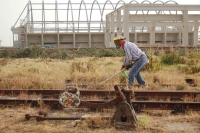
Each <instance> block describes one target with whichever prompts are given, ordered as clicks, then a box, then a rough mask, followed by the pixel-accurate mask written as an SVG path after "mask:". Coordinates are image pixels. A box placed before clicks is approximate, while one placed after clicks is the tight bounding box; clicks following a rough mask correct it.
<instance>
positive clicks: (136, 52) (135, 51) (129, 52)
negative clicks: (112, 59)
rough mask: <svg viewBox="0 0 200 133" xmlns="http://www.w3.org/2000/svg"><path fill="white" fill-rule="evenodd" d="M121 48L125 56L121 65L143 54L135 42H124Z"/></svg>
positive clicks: (127, 63)
mask: <svg viewBox="0 0 200 133" xmlns="http://www.w3.org/2000/svg"><path fill="white" fill-rule="evenodd" d="M123 49H124V53H125V56H126V57H125V59H124V63H123V66H127V65H129V64H130V63H131V61H135V60H137V59H138V58H140V56H141V55H143V54H145V52H143V51H142V50H141V49H140V48H139V47H138V46H137V45H136V44H134V43H132V42H128V41H126V43H125V44H124V46H123Z"/></svg>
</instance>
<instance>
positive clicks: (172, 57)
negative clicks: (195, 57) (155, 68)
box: [161, 53, 186, 65]
mask: <svg viewBox="0 0 200 133" xmlns="http://www.w3.org/2000/svg"><path fill="white" fill-rule="evenodd" d="M161 63H163V64H167V65H175V64H185V63H186V59H185V58H183V57H181V56H179V55H176V54H174V53H170V54H167V55H166V56H163V57H161Z"/></svg>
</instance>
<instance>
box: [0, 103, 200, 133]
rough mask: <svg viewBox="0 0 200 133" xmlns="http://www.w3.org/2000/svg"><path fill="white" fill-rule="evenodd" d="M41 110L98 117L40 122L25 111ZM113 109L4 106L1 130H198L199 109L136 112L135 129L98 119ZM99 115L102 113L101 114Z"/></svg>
mask: <svg viewBox="0 0 200 133" xmlns="http://www.w3.org/2000/svg"><path fill="white" fill-rule="evenodd" d="M39 110H45V111H47V112H49V116H51V117H69V116H82V115H86V114H87V115H94V114H95V116H97V117H95V118H90V119H86V120H73V121H72V120H71V121H64V120H51V121H41V122H37V121H36V120H35V118H31V119H30V120H29V121H27V120H25V114H32V115H33V114H35V115H36V114H37V113H38V111H39ZM113 111H114V110H113V109H109V110H104V111H103V112H97V111H95V112H94V111H93V112H92V111H90V110H88V109H63V110H55V111H53V110H49V109H48V108H30V107H28V106H26V107H25V106H21V107H1V108H0V118H1V122H0V133H64V132H65V133H66V132H70V133H74V132H76V133H83V132H89V133H90V132H95V133H108V132H115V133H121V132H123V133H128V132H131V133H199V132H200V112H186V113H184V114H176V115H174V114H173V115H172V114H170V111H160V110H159V111H145V112H141V113H137V117H138V127H137V128H136V129H130V130H123V129H116V128H115V127H113V126H111V125H110V121H109V120H101V119H99V118H100V116H102V115H105V114H106V115H107V116H112V114H113ZM98 116H99V117H98Z"/></svg>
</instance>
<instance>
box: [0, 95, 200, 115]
mask: <svg viewBox="0 0 200 133" xmlns="http://www.w3.org/2000/svg"><path fill="white" fill-rule="evenodd" d="M107 102H109V101H108V100H100V101H98V100H95V101H94V100H93V101H91V100H88V101H81V103H80V105H79V106H78V108H81V107H84V103H89V105H88V107H89V108H91V109H102V108H113V107H112V106H104V107H102V106H100V105H101V104H105V103H107ZM131 103H132V106H133V108H134V109H135V111H136V112H140V111H143V110H172V111H173V112H184V111H189V110H191V111H200V102H167V101H132V102H131ZM0 104H1V105H6V106H9V105H10V106H18V105H26V104H27V105H31V107H40V106H41V104H43V105H44V104H45V105H48V106H51V107H52V108H53V109H61V108H62V106H61V105H60V103H59V101H58V99H14V98H12V99H10V98H4V99H0ZM96 104H99V106H96Z"/></svg>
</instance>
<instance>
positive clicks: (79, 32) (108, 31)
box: [11, 0, 200, 48]
mask: <svg viewBox="0 0 200 133" xmlns="http://www.w3.org/2000/svg"><path fill="white" fill-rule="evenodd" d="M194 13H195V14H194ZM23 15H24V16H23ZM199 21H200V5H178V4H177V3H176V2H174V1H167V2H162V1H155V2H154V3H151V2H149V1H143V2H141V3H138V2H137V1H130V2H129V3H125V2H123V1H118V2H117V3H111V1H109V0H107V1H106V2H105V3H99V2H98V1H97V0H95V1H94V2H93V3H85V2H84V1H83V0H82V1H81V3H71V2H70V1H68V3H57V1H55V3H44V1H43V2H42V3H31V1H29V2H28V3H27V5H26V7H25V8H24V10H23V11H22V13H21V15H20V16H19V18H18V20H17V21H16V23H15V24H14V26H13V27H12V28H11V30H12V32H13V47H29V46H32V45H46V44H48V45H51V46H53V47H58V48H88V47H91V46H97V47H104V46H105V47H108V48H109V47H114V43H113V38H114V36H116V35H123V36H125V37H126V38H127V40H129V41H132V42H135V43H138V44H147V45H153V44H157V43H159V44H165V45H181V46H195V45H197V44H198V36H199V25H200V23H199ZM17 24H18V25H17Z"/></svg>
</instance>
